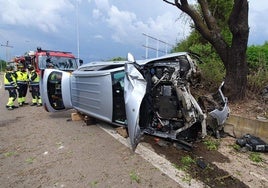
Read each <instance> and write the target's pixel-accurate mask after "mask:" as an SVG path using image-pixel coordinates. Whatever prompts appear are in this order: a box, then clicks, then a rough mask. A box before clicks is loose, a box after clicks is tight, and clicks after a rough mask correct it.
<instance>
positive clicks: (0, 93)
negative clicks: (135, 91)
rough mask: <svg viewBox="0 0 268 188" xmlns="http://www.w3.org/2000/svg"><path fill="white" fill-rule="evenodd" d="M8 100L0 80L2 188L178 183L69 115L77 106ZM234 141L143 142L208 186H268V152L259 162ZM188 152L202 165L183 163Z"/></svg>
mask: <svg viewBox="0 0 268 188" xmlns="http://www.w3.org/2000/svg"><path fill="white" fill-rule="evenodd" d="M1 80H2V79H1ZM28 100H30V99H28ZM6 101H7V92H5V91H4V89H3V87H2V85H1V83H0V169H1V170H0V187H1V188H2V187H3V188H6V187H27V188H28V187H29V188H30V187H81V188H82V187H179V185H178V184H177V183H176V182H175V181H174V180H172V179H170V178H169V177H168V176H167V175H165V174H164V173H162V172H161V171H159V170H158V169H156V167H154V166H153V165H151V164H150V163H149V162H147V161H145V160H144V159H143V158H142V157H141V156H139V155H138V154H135V153H133V152H132V151H131V150H130V148H128V147H125V146H124V145H122V144H121V143H119V142H118V141H116V140H115V139H114V138H113V137H111V136H109V135H108V134H107V133H106V132H104V131H103V130H102V129H100V128H99V127H97V126H94V125H91V126H86V125H85V123H83V122H82V121H70V117H71V113H72V112H74V111H73V110H70V111H66V112H60V113H55V114H51V113H47V112H45V110H44V109H43V108H42V107H31V106H24V107H20V108H18V109H15V110H13V111H7V110H6V109H5V104H6ZM234 142H235V139H234V138H231V137H226V138H224V139H221V140H220V147H219V150H218V151H216V150H213V151H210V150H208V149H207V148H206V147H205V145H204V143H203V142H201V141H200V142H197V143H196V144H195V145H194V149H193V150H192V151H185V150H179V149H177V148H175V147H174V146H173V145H172V144H170V143H167V142H162V144H160V143H161V142H160V141H159V140H157V141H156V140H155V138H153V137H148V136H145V137H144V140H143V141H142V144H143V145H145V146H146V147H148V148H150V149H152V150H154V151H155V152H156V153H158V154H159V155H161V156H164V157H165V158H166V159H168V160H169V161H170V162H171V163H172V164H174V166H175V167H176V168H178V169H184V170H185V171H187V172H188V173H189V174H190V175H189V176H188V177H187V178H185V180H183V181H189V182H190V180H191V179H192V178H195V179H199V180H201V181H203V182H205V184H206V185H208V186H209V187H239V188H240V187H254V188H262V187H263V188H264V187H267V185H268V175H267V174H268V155H267V153H260V157H261V158H262V162H259V163H256V162H253V161H251V160H250V159H249V156H250V152H238V151H236V150H235V149H234V147H233V146H234ZM163 143H164V144H163ZM185 156H190V157H191V158H192V159H194V160H195V161H198V162H199V165H197V164H196V163H192V164H191V165H190V166H189V167H188V168H184V167H185V166H183V165H185V164H184V163H183V162H182V160H181V159H182V158H183V157H185ZM202 165H205V166H206V167H205V168H203V167H202Z"/></svg>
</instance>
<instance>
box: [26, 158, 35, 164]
mask: <svg viewBox="0 0 268 188" xmlns="http://www.w3.org/2000/svg"><path fill="white" fill-rule="evenodd" d="M34 159H35V158H34V157H29V158H27V159H26V160H25V162H27V163H28V164H32V163H33V162H34Z"/></svg>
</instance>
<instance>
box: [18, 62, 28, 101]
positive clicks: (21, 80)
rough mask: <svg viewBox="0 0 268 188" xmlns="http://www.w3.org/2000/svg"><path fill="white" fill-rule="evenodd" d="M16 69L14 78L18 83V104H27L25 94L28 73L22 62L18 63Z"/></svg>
mask: <svg viewBox="0 0 268 188" xmlns="http://www.w3.org/2000/svg"><path fill="white" fill-rule="evenodd" d="M17 67H18V70H17V71H16V78H17V84H18V87H19V89H18V95H19V96H18V103H19V106H23V105H27V104H28V103H27V102H26V94H27V90H28V81H29V80H28V73H27V71H26V69H25V67H24V65H23V64H22V63H19V64H18V66H17Z"/></svg>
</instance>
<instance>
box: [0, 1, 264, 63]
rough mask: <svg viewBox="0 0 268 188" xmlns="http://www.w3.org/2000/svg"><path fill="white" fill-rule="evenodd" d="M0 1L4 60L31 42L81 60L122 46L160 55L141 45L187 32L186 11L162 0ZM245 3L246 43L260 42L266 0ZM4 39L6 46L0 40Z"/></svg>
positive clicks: (123, 50)
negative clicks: (247, 32)
mask: <svg viewBox="0 0 268 188" xmlns="http://www.w3.org/2000/svg"><path fill="white" fill-rule="evenodd" d="M0 4H1V6H0V11H1V15H0V43H1V48H0V59H4V60H5V59H6V57H8V58H11V57H13V56H16V55H22V54H24V53H25V52H26V51H29V50H35V49H36V47H37V46H40V47H42V48H43V49H50V50H62V51H69V52H73V53H74V54H75V55H76V56H77V57H80V58H81V59H83V60H84V62H89V61H95V60H107V59H110V58H113V57H126V55H127V53H128V52H131V53H132V54H133V55H134V56H135V57H136V59H143V58H144V57H145V56H146V55H148V57H156V56H157V55H158V56H160V55H163V53H162V52H158V54H157V53H156V51H154V50H152V49H150V50H148V51H147V53H146V50H145V48H144V46H145V45H148V46H150V47H152V48H158V49H159V50H161V51H164V52H165V51H166V50H168V49H170V45H175V44H176V41H180V40H181V39H183V38H185V37H187V35H188V34H189V28H188V26H187V17H185V16H182V15H181V12H180V11H179V10H178V9H176V8H175V7H173V6H171V5H168V4H166V3H164V2H163V1H162V0H136V1H133V0H45V1H37V0H0ZM249 5H250V12H249V25H250V38H249V44H250V45H251V44H256V45H257V44H263V43H264V42H265V41H268V24H267V23H268V1H266V0H262V1H261V2H260V1H256V0H249ZM144 34H146V35H149V36H151V37H153V38H157V39H158V40H159V41H158V42H157V40H153V39H152V38H150V37H146V36H145V35H144ZM78 39H79V40H78ZM7 41H8V42H9V43H8V45H9V46H11V47H9V48H6V47H5V46H3V45H6V44H7ZM163 42H165V43H166V44H165V43H163ZM78 44H79V45H78ZM78 46H79V48H78Z"/></svg>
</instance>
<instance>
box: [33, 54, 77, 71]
mask: <svg viewBox="0 0 268 188" xmlns="http://www.w3.org/2000/svg"><path fill="white" fill-rule="evenodd" d="M38 62H39V63H38V65H39V68H40V69H46V68H49V67H51V68H54V69H59V70H64V71H73V70H75V69H77V63H76V59H75V58H69V57H59V56H49V57H48V56H39V57H38Z"/></svg>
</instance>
